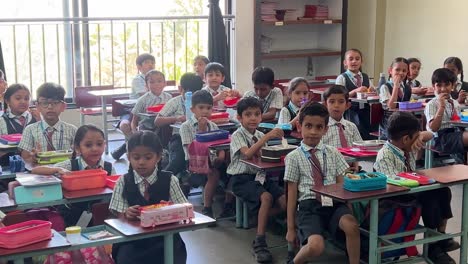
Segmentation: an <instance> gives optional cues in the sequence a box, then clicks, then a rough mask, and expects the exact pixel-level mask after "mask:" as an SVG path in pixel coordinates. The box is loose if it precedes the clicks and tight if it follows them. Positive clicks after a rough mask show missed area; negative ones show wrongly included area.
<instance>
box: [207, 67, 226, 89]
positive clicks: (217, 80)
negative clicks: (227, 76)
mask: <svg viewBox="0 0 468 264" xmlns="http://www.w3.org/2000/svg"><path fill="white" fill-rule="evenodd" d="M205 82H206V84H207V85H208V87H210V88H216V89H218V88H219V86H220V85H221V83H223V82H224V75H223V74H222V73H221V72H220V71H210V72H207V73H206V75H205Z"/></svg>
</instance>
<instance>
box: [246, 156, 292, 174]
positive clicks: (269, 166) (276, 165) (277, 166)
mask: <svg viewBox="0 0 468 264" xmlns="http://www.w3.org/2000/svg"><path fill="white" fill-rule="evenodd" d="M240 161H241V162H242V163H245V164H247V165H249V166H251V167H253V168H255V169H257V170H262V171H265V172H270V171H282V170H284V161H281V162H264V161H262V160H261V159H260V158H253V159H249V160H242V159H241V160H240Z"/></svg>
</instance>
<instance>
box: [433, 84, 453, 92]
mask: <svg viewBox="0 0 468 264" xmlns="http://www.w3.org/2000/svg"><path fill="white" fill-rule="evenodd" d="M453 87H454V84H453V83H450V82H448V83H435V84H434V91H435V93H436V94H443V93H450V92H452V90H453Z"/></svg>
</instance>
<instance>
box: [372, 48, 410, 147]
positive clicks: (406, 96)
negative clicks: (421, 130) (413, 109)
mask: <svg viewBox="0 0 468 264" xmlns="http://www.w3.org/2000/svg"><path fill="white" fill-rule="evenodd" d="M407 75H408V60H407V59H405V58H402V57H398V58H395V59H394V60H393V61H392V64H390V68H389V69H388V81H387V82H386V83H385V84H383V85H382V86H381V87H380V94H379V95H380V103H381V104H382V107H383V109H384V117H383V118H382V121H381V122H380V128H379V130H380V139H383V140H386V139H387V120H388V118H389V117H390V115H391V114H392V111H391V110H392V109H397V108H398V102H408V101H410V100H411V88H410V87H409V86H408V85H407V84H406V78H407ZM395 87H397V88H396V89H395Z"/></svg>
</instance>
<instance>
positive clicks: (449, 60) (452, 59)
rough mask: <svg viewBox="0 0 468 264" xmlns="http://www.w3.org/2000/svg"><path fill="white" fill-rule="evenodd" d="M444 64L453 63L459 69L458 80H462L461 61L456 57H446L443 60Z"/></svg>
mask: <svg viewBox="0 0 468 264" xmlns="http://www.w3.org/2000/svg"><path fill="white" fill-rule="evenodd" d="M446 64H453V65H455V67H457V69H458V70H459V71H460V77H461V78H460V81H462V82H463V63H462V61H461V60H460V58H458V57H448V58H446V59H445V61H444V65H446Z"/></svg>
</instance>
